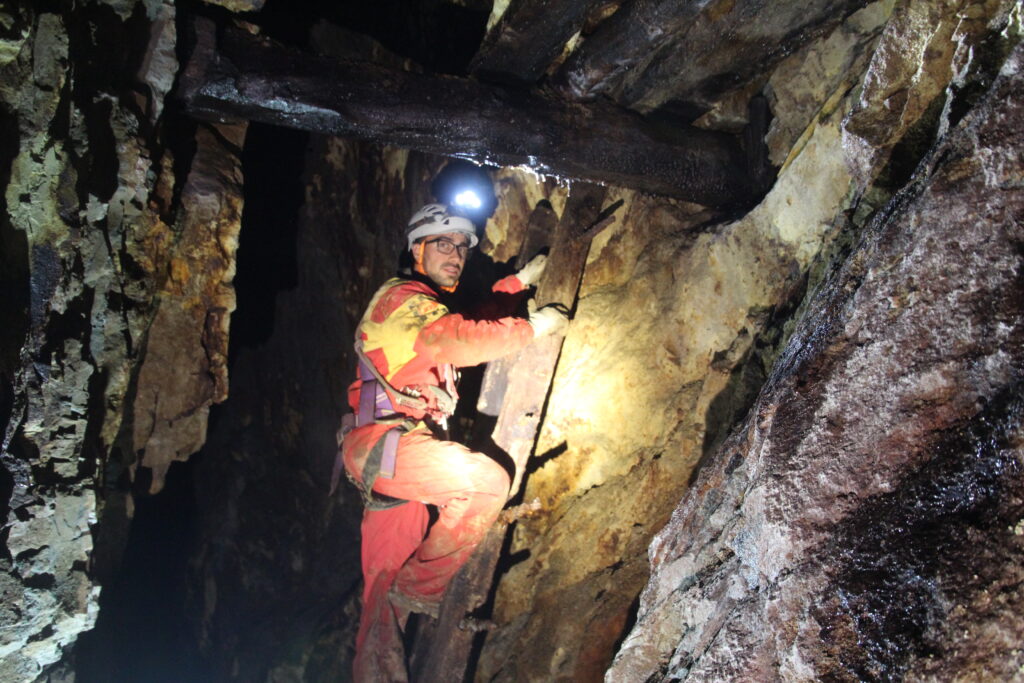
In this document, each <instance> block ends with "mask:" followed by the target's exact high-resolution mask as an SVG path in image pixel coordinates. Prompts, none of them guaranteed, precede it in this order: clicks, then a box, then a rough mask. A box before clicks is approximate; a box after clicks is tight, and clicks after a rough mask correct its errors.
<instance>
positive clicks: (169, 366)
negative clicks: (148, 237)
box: [133, 125, 245, 493]
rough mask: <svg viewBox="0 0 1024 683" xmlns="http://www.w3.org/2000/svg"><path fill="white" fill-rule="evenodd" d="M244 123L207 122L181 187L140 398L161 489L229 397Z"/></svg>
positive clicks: (139, 446)
mask: <svg viewBox="0 0 1024 683" xmlns="http://www.w3.org/2000/svg"><path fill="white" fill-rule="evenodd" d="M244 138H245V125H235V126H218V127H214V128H205V127H201V128H200V129H199V130H198V132H197V135H196V155H195V157H194V159H193V161H192V168H191V170H190V171H189V176H188V180H187V181H186V183H185V187H184V189H183V190H182V196H181V202H182V206H183V207H184V211H183V212H182V216H181V218H180V221H179V226H180V227H179V229H180V231H181V234H180V236H179V237H178V239H177V243H176V244H175V245H174V247H173V248H172V250H171V253H170V254H167V255H166V256H165V258H166V259H167V272H166V274H165V275H164V276H163V278H162V279H163V282H164V284H163V287H162V288H161V291H160V292H159V293H158V294H157V296H158V301H159V303H158V305H157V312H156V317H155V318H154V320H153V323H152V325H151V326H150V328H149V330H148V331H147V344H146V355H145V360H144V361H143V362H142V366H141V368H140V369H139V375H138V380H137V382H138V386H137V389H136V398H135V404H134V422H133V430H134V434H133V446H134V449H135V450H136V451H138V452H140V453H141V458H140V460H139V464H141V465H142V466H144V467H147V468H149V469H150V470H151V473H152V479H151V483H150V486H149V489H150V492H151V493H156V492H157V491H159V490H160V489H161V487H162V486H163V478H164V475H165V474H166V472H167V468H168V467H169V466H170V464H171V462H173V461H175V460H184V459H185V458H187V457H188V456H190V455H191V454H193V453H195V452H196V451H198V450H199V449H200V448H201V447H202V445H203V443H204V442H205V441H206V418H207V415H208V413H209V409H210V405H211V404H213V403H219V402H221V401H223V400H224V399H225V398H227V396H228V373H227V356H228V323H229V321H230V317H231V311H233V310H234V309H235V290H234V288H233V287H232V286H231V280H232V278H233V277H234V275H235V250H236V249H237V247H238V231H239V228H240V227H241V216H242V175H241V168H240V159H239V158H238V153H239V152H240V150H241V146H242V142H243V140H244Z"/></svg>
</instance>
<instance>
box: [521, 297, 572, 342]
mask: <svg viewBox="0 0 1024 683" xmlns="http://www.w3.org/2000/svg"><path fill="white" fill-rule="evenodd" d="M527 309H528V310H529V312H530V324H531V325H533V336H534V337H543V336H544V335H547V334H563V333H564V332H565V329H566V328H567V327H568V326H569V312H568V311H567V310H566V308H565V306H563V305H562V304H548V305H546V306H543V307H541V308H537V302H536V301H535V300H533V299H530V301H529V303H527Z"/></svg>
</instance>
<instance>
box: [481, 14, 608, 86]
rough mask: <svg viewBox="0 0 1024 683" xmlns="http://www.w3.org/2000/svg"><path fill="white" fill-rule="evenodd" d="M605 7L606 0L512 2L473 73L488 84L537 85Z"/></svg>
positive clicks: (483, 47) (486, 42) (490, 33)
mask: <svg viewBox="0 0 1024 683" xmlns="http://www.w3.org/2000/svg"><path fill="white" fill-rule="evenodd" d="M601 4H604V0H565V1H562V2H549V0H512V2H511V3H510V4H509V6H508V9H506V10H505V13H504V14H503V15H502V16H501V19H500V20H499V21H498V23H497V24H495V25H494V27H493V28H492V29H491V30H490V31H488V32H487V35H486V36H485V37H484V40H483V42H482V43H481V44H480V48H479V49H478V50H477V53H476V55H475V56H474V57H473V61H472V62H470V65H469V68H470V71H471V72H472V73H473V74H474V75H476V76H479V77H480V78H482V79H484V80H488V81H499V82H514V83H520V84H523V83H525V84H532V83H536V82H537V81H538V80H540V77H541V76H543V75H544V72H545V70H547V68H548V66H550V65H551V63H552V62H554V61H555V59H556V58H557V57H558V56H559V55H561V53H562V50H563V48H564V47H565V44H566V43H567V42H568V41H569V39H570V38H572V36H573V34H574V33H576V32H577V31H579V30H580V28H582V26H583V23H584V21H585V20H586V18H587V15H588V14H589V13H590V12H591V11H592V10H593V9H594V8H595V7H596V6H598V5H601Z"/></svg>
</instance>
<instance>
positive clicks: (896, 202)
mask: <svg viewBox="0 0 1024 683" xmlns="http://www.w3.org/2000/svg"><path fill="white" fill-rule="evenodd" d="M1022 58H1024V50H1021V49H1020V48H1018V49H1017V50H1016V51H1015V52H1014V53H1013V55H1012V56H1011V58H1010V59H1009V60H1008V61H1007V62H1006V64H1005V66H1004V67H1003V70H1002V75H1001V76H1000V77H999V79H998V80H997V81H996V82H995V85H994V86H993V88H992V90H991V91H990V92H989V93H988V95H987V97H986V98H985V100H984V101H983V102H982V104H980V105H979V106H978V108H977V109H975V110H974V111H972V112H971V113H970V114H968V115H967V116H966V117H965V118H964V120H963V121H962V122H961V123H960V124H959V125H958V127H957V128H956V129H954V130H953V131H952V132H951V134H950V135H949V137H948V139H946V140H945V141H944V142H943V143H942V144H940V145H939V146H938V148H937V149H936V150H934V151H933V153H932V154H931V155H929V157H928V158H927V160H926V161H925V163H924V165H923V166H922V168H921V169H920V170H919V173H918V174H917V175H915V177H914V179H913V181H912V182H911V184H910V185H909V186H908V187H907V188H906V189H904V190H903V191H902V192H900V193H899V194H898V195H897V196H896V197H895V198H894V199H893V200H892V201H891V202H890V203H889V204H888V205H887V206H886V207H885V209H884V210H883V211H881V212H879V214H878V215H877V216H876V218H875V219H874V220H873V221H871V223H870V224H869V226H868V227H867V229H866V230H865V231H864V234H863V235H862V238H861V240H860V241H859V242H858V244H857V246H856V248H855V249H854V251H853V253H852V254H851V257H850V258H849V259H847V261H846V264H845V265H844V266H843V267H842V268H841V269H839V270H838V271H837V272H836V273H835V275H834V276H832V277H830V278H829V279H828V280H827V281H826V283H825V284H824V285H823V286H822V287H821V289H820V290H819V291H818V292H817V293H816V294H815V296H814V297H813V299H812V300H811V302H810V306H809V307H808V310H807V313H806V315H805V317H804V318H803V319H802V320H801V321H800V323H799V324H798V327H797V329H796V331H795V333H794V335H793V338H792V339H791V340H790V342H789V344H788V345H787V347H786V350H785V351H784V352H783V355H782V356H781V358H780V359H779V362H778V363H777V364H776V366H775V368H774V370H773V372H772V375H771V377H770V378H769V380H768V383H767V384H766V386H765V389H764V390H763V391H762V393H761V395H760V396H759V397H758V399H757V401H756V403H755V405H754V407H753V409H752V410H751V412H750V414H749V415H748V417H747V419H746V420H745V422H744V423H743V425H742V427H741V428H740V429H738V430H736V431H735V432H734V433H733V434H732V435H731V436H730V437H729V439H728V441H727V442H726V443H725V444H724V445H723V447H722V448H721V449H720V450H719V451H718V452H717V454H716V456H715V458H714V459H713V460H712V461H711V462H710V463H709V464H708V466H707V467H705V468H704V469H703V470H702V471H701V472H700V475H699V477H698V478H697V480H696V481H695V483H694V486H693V487H692V489H691V490H690V492H689V493H688V495H687V496H686V497H685V498H684V500H683V503H682V504H681V505H680V507H679V508H677V509H676V510H675V512H674V513H673V516H672V521H671V522H670V523H669V525H668V526H667V527H666V528H665V529H664V530H663V531H661V532H659V534H658V536H657V538H656V540H655V542H654V543H653V544H652V546H651V561H652V567H653V572H654V573H653V576H652V579H651V582H650V583H649V584H648V586H647V588H645V590H644V593H643V595H642V596H641V601H640V611H639V616H638V622H637V625H636V627H635V628H634V629H633V631H632V632H631V633H630V635H629V636H628V637H627V638H626V640H625V642H624V643H623V647H622V650H621V651H620V654H619V655H618V656H617V658H616V661H615V664H614V666H613V667H612V669H611V670H610V671H609V673H608V680H630V681H632V680H680V679H682V678H686V679H687V680H691V679H692V680H722V679H744V678H755V679H759V680H765V679H773V678H783V679H787V678H788V679H794V678H795V679H816V678H823V677H824V678H830V679H833V680H863V679H865V678H867V679H873V678H888V677H893V676H895V677H903V676H907V677H909V678H912V679H917V678H932V677H936V676H937V677H939V678H944V677H949V676H953V675H958V676H961V675H962V676H968V677H976V678H979V679H989V680H991V679H1004V680H1005V679H1009V678H1012V677H1013V676H1015V675H1016V674H1017V671H1018V668H1019V667H1020V666H1021V663H1022V662H1021V654H1020V651H1019V650H1018V649H1016V648H1015V646H1009V645H1008V643H1009V642H1012V641H1013V640H1014V638H1015V637H1014V636H1013V635H1011V634H1014V633H1018V634H1019V633H1020V632H1021V628H1022V623H1021V616H1020V615H1021V609H1020V600H1021V595H1020V592H1019V587H1020V579H1021V576H1020V566H1021V553H1022V551H1024V545H1022V541H1021V536H1020V533H1019V522H1020V519H1021V515H1022V513H1024V508H1022V494H1024V476H1022V451H1021V416H1022V413H1021V410H1022V405H1021V403H1020V398H1019V397H1020V389H1021V381H1022V377H1021V371H1020V368H1021V367H1022V354H1024V327H1022V325H1021V320H1022V315H1021V314H1022V310H1021V302H1024V296H1022V294H1024V292H1022V281H1021V279H1020V272H1021V268H1022V261H1021V251H1020V246H1021V240H1022V238H1024V234H1022V233H1021V224H1020V216H1021V212H1022V210H1024V203H1022V197H1024V195H1022V194H1021V187H1020V178H1021V174H1022V170H1024V169H1022V167H1021V165H1020V148H1021V143H1022V140H1021V138H1020V133H1019V131H1020V130H1021V127H1020V124H1019V122H1020V121H1021V119H1022V117H1024V99H1022V98H1021V97H1020V92H1021V71H1020V67H1021V59H1022Z"/></svg>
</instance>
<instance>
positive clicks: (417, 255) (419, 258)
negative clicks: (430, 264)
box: [412, 240, 459, 294]
mask: <svg viewBox="0 0 1024 683" xmlns="http://www.w3.org/2000/svg"><path fill="white" fill-rule="evenodd" d="M426 248H427V242H426V240H423V241H421V242H417V243H416V244H414V245H412V264H413V265H412V269H413V270H415V271H416V272H417V273H419V274H420V275H425V276H426V277H427V278H430V276H429V275H427V271H426V270H424V268H423V252H424V251H425V250H426ZM431 282H433V279H431ZM434 284H435V285H437V287H438V288H439V289H440V290H441V291H443V292H448V293H449V294H451V293H452V292H454V291H455V290H456V289H457V288H458V286H459V281H458V280H456V281H455V284H453V285H452V286H451V287H445V286H444V285H440V284H438V283H436V282H434Z"/></svg>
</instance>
